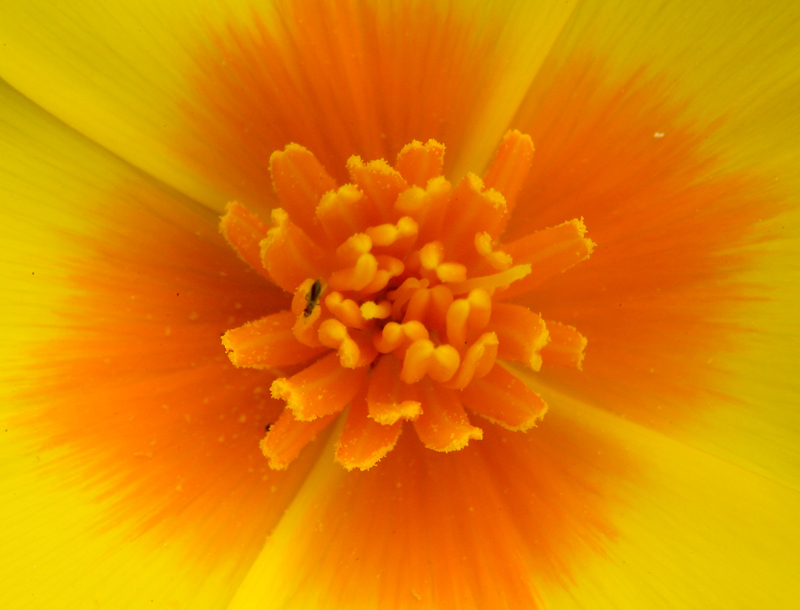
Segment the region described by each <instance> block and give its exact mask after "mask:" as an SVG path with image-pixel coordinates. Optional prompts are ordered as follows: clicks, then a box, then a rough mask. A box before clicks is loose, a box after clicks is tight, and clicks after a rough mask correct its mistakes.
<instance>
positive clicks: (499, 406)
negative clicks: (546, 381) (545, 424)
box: [460, 366, 547, 432]
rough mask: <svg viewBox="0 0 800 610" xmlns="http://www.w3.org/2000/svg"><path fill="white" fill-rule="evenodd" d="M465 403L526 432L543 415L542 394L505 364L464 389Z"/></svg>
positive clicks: (499, 422)
mask: <svg viewBox="0 0 800 610" xmlns="http://www.w3.org/2000/svg"><path fill="white" fill-rule="evenodd" d="M460 396H461V400H462V401H463V403H464V406H466V407H467V408H469V409H471V410H472V411H475V412H476V413H478V414H479V415H481V416H483V417H485V418H486V419H488V420H489V421H491V422H493V423H496V424H498V425H500V426H503V428H507V429H508V430H514V431H520V432H524V431H526V430H529V429H530V428H533V427H534V426H535V425H536V422H537V421H539V420H540V419H542V417H544V414H545V413H546V412H547V405H546V404H545V402H544V401H543V400H542V398H541V397H540V396H539V395H538V394H536V393H535V392H534V391H533V390H531V389H530V388H529V387H528V386H526V385H525V384H524V383H522V382H521V381H520V380H519V379H517V378H516V377H515V376H514V375H512V374H511V373H509V372H508V371H507V370H506V369H504V368H503V367H502V366H495V367H494V368H493V369H492V370H491V371H490V372H489V373H488V374H487V375H486V376H485V377H483V378H481V379H474V380H473V381H472V383H470V384H469V385H468V386H467V387H466V388H464V389H463V390H462V391H461V394H460Z"/></svg>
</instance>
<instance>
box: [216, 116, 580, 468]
mask: <svg viewBox="0 0 800 610" xmlns="http://www.w3.org/2000/svg"><path fill="white" fill-rule="evenodd" d="M443 159H444V146H443V145H441V144H439V143H438V142H435V141H433V140H429V141H428V142H427V143H425V144H423V143H421V142H417V141H414V142H412V143H411V144H409V145H407V146H405V147H404V148H403V149H402V150H401V151H400V153H399V154H398V156H397V159H396V162H395V164H394V166H391V165H389V164H388V163H386V162H385V161H383V160H378V161H371V162H364V161H363V160H362V159H361V158H359V157H351V158H350V160H348V162H347V169H348V171H349V173H350V179H351V180H352V183H351V184H346V185H344V186H339V185H336V183H335V181H334V180H333V179H332V178H331V177H330V176H329V175H328V174H327V172H326V170H325V169H324V168H323V167H322V166H321V165H320V163H319V162H318V161H317V159H316V158H315V157H314V155H313V154H312V153H311V152H310V151H308V150H307V149H305V148H303V147H301V146H298V145H296V144H290V145H289V146H287V147H286V148H285V149H284V150H283V151H277V152H275V153H274V154H273V155H272V157H271V159H270V170H271V174H272V179H273V183H274V185H275V190H276V192H277V195H278V197H279V199H280V201H281V208H280V209H277V210H275V211H273V213H272V219H273V226H272V227H270V226H268V225H267V224H266V223H264V222H263V221H262V220H261V219H260V218H259V217H257V216H256V215H255V214H253V213H252V212H250V211H249V210H248V209H247V208H246V207H244V206H242V205H241V204H239V203H236V202H234V203H231V204H229V205H228V209H227V212H226V214H225V216H223V218H222V220H221V224H220V227H221V231H222V233H223V235H224V236H225V238H226V239H227V240H228V242H229V243H230V244H231V245H232V246H233V247H234V249H235V250H236V251H237V252H238V254H239V255H240V257H241V258H242V259H243V260H245V261H247V262H248V263H250V264H251V265H253V266H254V267H256V268H257V270H258V271H259V272H260V273H262V275H265V276H266V277H268V278H269V279H270V280H271V281H273V282H274V283H275V284H277V285H278V286H280V287H281V288H283V289H284V290H285V291H286V292H287V293H289V294H290V295H292V298H291V306H290V307H289V308H287V309H285V310H283V311H279V312H276V313H274V314H271V315H268V316H265V317H264V318H262V319H260V320H256V321H253V322H250V323H248V324H246V325H244V326H242V327H239V328H236V329H232V330H230V331H228V332H227V333H225V335H224V336H223V345H224V347H225V348H226V350H227V351H228V354H229V356H230V358H231V361H232V362H233V363H234V364H235V365H236V366H244V367H253V368H262V369H269V370H270V371H279V370H281V369H282V368H284V367H289V366H292V367H294V370H299V372H296V373H294V374H293V375H289V376H283V377H279V378H278V379H275V380H274V382H273V383H272V395H273V397H275V398H278V399H281V400H286V401H287V406H286V408H285V409H284V411H283V413H282V414H281V416H280V417H279V418H278V420H277V421H275V422H269V423H270V424H271V426H270V427H269V431H268V432H267V435H266V436H265V438H264V439H263V441H262V443H261V448H262V450H263V452H264V454H265V456H266V457H267V458H268V460H269V464H270V466H271V467H273V468H285V467H287V466H288V464H289V463H290V462H291V461H292V460H293V459H294V458H295V457H296V456H297V455H298V454H299V452H300V451H301V450H302V448H303V446H304V445H306V444H307V443H309V442H311V441H312V440H313V438H314V437H315V436H316V435H317V434H318V433H319V432H320V431H321V430H322V429H323V428H325V427H326V426H328V425H329V424H330V423H331V422H332V421H333V420H334V419H336V418H337V417H338V416H339V414H340V413H342V412H345V411H346V420H345V423H344V427H343V429H342V433H341V437H340V438H339V441H338V443H337V448H336V460H337V461H338V462H340V463H341V464H342V465H343V466H344V467H345V468H347V469H352V468H360V469H367V468H370V467H372V466H373V465H375V464H376V463H377V462H378V461H379V460H380V459H381V458H382V457H384V456H385V455H386V454H387V453H388V452H389V451H390V450H391V449H392V448H393V447H394V446H395V444H396V442H397V440H398V437H399V435H400V433H401V431H402V429H403V422H410V425H412V426H413V428H414V430H415V432H416V435H417V437H418V438H419V440H420V441H421V442H422V443H423V444H424V445H425V446H426V447H428V448H429V449H432V450H435V451H445V452H446V451H453V450H458V449H462V448H463V447H465V446H466V445H467V444H468V443H469V441H470V440H477V439H480V438H482V436H483V430H482V429H481V428H480V427H477V426H476V425H474V423H473V421H472V418H470V416H469V415H468V414H467V412H468V411H470V412H472V413H473V414H477V415H479V416H482V417H483V419H484V421H489V422H492V423H494V424H498V425H500V426H503V427H506V428H508V429H511V430H518V431H523V430H527V429H529V428H531V427H533V426H534V425H535V423H536V421H538V420H539V419H541V417H542V416H543V415H544V413H545V411H546V409H547V407H546V405H545V404H544V402H543V401H542V400H541V398H540V397H539V396H538V395H536V394H535V393H534V392H533V391H531V390H530V389H529V388H528V387H527V386H526V385H525V384H524V383H523V382H522V381H520V380H519V379H518V378H517V377H515V376H514V375H513V374H512V373H510V372H509V370H508V369H507V368H505V367H504V366H503V365H501V364H498V359H500V360H502V361H506V362H510V363H513V362H516V363H518V364H520V365H522V366H527V367H528V368H531V369H533V370H538V368H539V367H540V366H541V365H542V363H543V362H544V363H545V364H547V363H549V362H552V363H553V364H554V365H560V366H570V365H571V366H579V367H580V365H581V364H582V361H583V351H584V349H585V346H586V340H585V339H584V338H583V336H582V335H580V333H578V331H577V330H575V329H574V328H572V327H570V326H567V325H563V324H557V323H556V326H552V324H551V323H548V322H546V321H545V320H543V319H542V318H541V316H540V315H539V314H538V313H536V312H534V311H532V310H531V309H530V308H528V307H526V306H524V305H520V304H516V303H518V302H524V299H520V298H516V299H515V302H514V303H512V302H510V301H508V300H507V299H509V298H510V297H512V296H513V297H519V296H520V295H524V293H525V292H527V291H528V290H530V289H531V288H533V287H535V286H537V285H538V284H540V283H542V282H543V281H546V279H548V278H549V277H551V276H553V275H556V274H558V273H561V272H563V271H564V270H565V269H567V268H568V267H571V266H572V265H574V264H576V263H577V262H579V261H580V260H583V259H584V258H586V257H588V256H589V254H590V253H591V251H592V249H593V247H594V244H593V243H592V242H591V240H589V239H587V238H586V237H585V232H586V229H585V227H584V225H583V222H582V221H581V220H579V219H575V220H572V221H569V222H566V223H564V224H562V225H559V226H557V227H553V228H550V229H543V230H541V231H537V232H535V233H532V234H530V235H527V236H525V237H523V238H521V239H517V240H515V241H513V242H510V243H503V241H502V235H503V231H504V229H505V227H506V225H507V223H508V222H509V219H510V218H511V216H512V214H513V211H514V209H515V207H516V204H517V199H518V198H519V197H520V196H522V195H521V191H522V186H523V183H524V180H525V178H526V176H527V173H528V170H529V168H530V166H531V163H532V159H533V143H532V142H531V139H530V137H528V136H526V135H523V134H521V133H519V132H517V131H511V132H509V133H507V134H506V136H505V137H504V139H503V142H502V144H501V146H500V150H499V151H498V154H497V156H496V158H495V160H494V162H493V163H492V165H491V166H490V168H489V169H488V171H487V173H486V175H485V176H484V178H483V179H481V178H480V177H478V176H476V175H474V174H468V175H467V176H466V177H465V178H464V180H462V181H461V182H460V183H459V184H457V185H456V186H455V187H454V186H453V185H452V184H451V183H450V182H449V181H448V180H447V179H446V178H445V177H444V176H442V175H441V171H442V165H443ZM551 328H552V329H553V331H554V332H552V333H551V332H550V329H551ZM298 365H300V366H299V368H298ZM265 374H270V373H268V372H265Z"/></svg>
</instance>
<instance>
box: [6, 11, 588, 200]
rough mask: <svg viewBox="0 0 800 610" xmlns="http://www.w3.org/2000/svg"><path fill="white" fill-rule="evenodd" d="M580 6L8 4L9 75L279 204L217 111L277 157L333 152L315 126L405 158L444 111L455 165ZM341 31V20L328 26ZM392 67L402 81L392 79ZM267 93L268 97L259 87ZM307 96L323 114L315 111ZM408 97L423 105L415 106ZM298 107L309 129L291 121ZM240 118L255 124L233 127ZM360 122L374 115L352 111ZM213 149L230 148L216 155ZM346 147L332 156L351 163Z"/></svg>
mask: <svg viewBox="0 0 800 610" xmlns="http://www.w3.org/2000/svg"><path fill="white" fill-rule="evenodd" d="M574 5H575V1H574V0H567V1H562V2H556V1H537V2H520V1H514V0H498V1H495V2H488V3H487V2H483V1H478V0H470V1H469V2H459V3H450V2H439V3H422V4H419V3H415V2H412V1H411V0H404V1H403V2H400V3H392V4H391V5H387V4H385V3H372V2H368V1H363V2H359V3H352V4H345V3H339V4H338V5H337V4H331V3H325V2H319V1H317V0H298V1H295V2H286V3H281V4H278V5H277V6H276V7H271V6H263V7H260V8H257V9H254V10H252V11H251V10H250V6H249V3H246V2H233V3H230V6H224V7H223V6H221V5H220V4H219V3H217V2H213V1H211V0H208V1H203V2H170V3H169V5H168V6H164V5H163V4H161V3H157V2H144V3H141V2H138V3H128V4H126V5H122V6H115V7H114V9H113V10H112V9H109V8H108V7H106V6H105V5H104V4H102V3H100V2H95V1H82V2H74V3H70V4H69V5H68V6H67V5H54V4H53V3H51V2H45V1H42V2H38V1H37V2H33V3H32V4H26V5H25V6H21V5H20V6H17V5H14V6H9V7H6V8H5V10H4V15H3V20H2V23H0V39H2V40H3V43H4V46H3V53H2V55H0V77H2V78H4V79H5V80H6V81H7V82H9V83H10V84H11V85H12V86H14V87H15V88H17V89H18V90H19V91H21V92H22V93H23V94H24V95H26V96H27V97H29V98H30V99H32V100H33V101H35V102H36V103H38V104H39V105H41V106H42V107H44V108H45V109H47V110H48V111H49V112H51V113H53V114H54V115H55V116H57V117H59V118H60V119H62V120H63V121H65V122H66V123H67V124H69V125H70V126H72V127H74V128H75V129H77V130H78V131H80V132H81V133H83V134H85V135H87V136H88V137H89V138H91V139H93V140H95V141H96V142H98V143H100V144H101V145H102V146H104V147H106V148H108V149H109V150H111V151H113V152H114V153H115V154H117V155H119V156H120V157H122V158H124V159H126V160H128V161H129V162H130V163H131V164H133V165H134V166H136V167H139V168H141V169H143V170H144V171H146V172H147V173H149V174H151V175H153V176H155V177H157V178H158V179H159V180H161V181H163V182H165V183H166V184H168V185H170V186H172V187H174V188H176V189H178V190H180V191H182V192H184V193H186V194H188V195H190V196H191V197H193V198H195V199H196V200H198V201H201V202H203V203H204V204H206V205H207V206H209V207H211V208H213V209H216V210H221V209H222V206H223V205H224V203H225V202H226V201H227V200H230V199H234V198H236V199H239V200H241V201H243V202H247V203H254V202H259V203H263V202H264V200H265V199H266V200H267V204H269V202H270V201H271V200H272V192H271V184H270V181H269V179H268V174H267V172H266V159H259V163H261V162H263V163H262V165H258V164H256V172H255V173H254V172H253V171H250V172H248V171H247V170H248V169H250V168H249V167H247V166H246V165H252V164H253V163H254V162H253V161H251V162H250V163H249V164H246V165H245V166H244V167H240V168H239V170H238V175H237V174H236V172H233V173H227V172H226V171H224V169H225V168H221V167H220V165H223V164H224V163H222V162H224V161H225V156H226V155H228V157H229V156H230V152H229V151H228V150H227V149H225V147H224V145H225V144H227V143H226V142H220V138H222V137H224V135H225V134H219V133H215V132H214V131H213V130H214V125H213V124H212V125H211V126H209V124H208V121H209V120H210V121H211V122H212V123H214V122H216V125H217V126H224V127H225V128H226V129H227V130H228V134H227V135H235V137H237V138H238V142H237V145H238V146H239V147H240V148H241V147H247V146H250V147H251V148H253V147H255V148H256V149H259V150H260V147H265V150H266V151H267V152H266V155H267V157H268V156H269V153H271V152H272V151H273V150H276V149H278V148H282V147H283V146H284V145H286V144H289V143H290V142H293V141H298V142H300V143H301V144H304V145H306V146H310V147H311V148H312V152H314V153H315V154H317V155H318V156H320V158H321V159H322V160H323V162H326V163H328V162H329V161H330V159H329V158H327V157H326V155H325V153H326V152H327V151H326V150H322V148H323V145H320V144H319V143H318V142H316V141H313V142H310V141H308V137H307V132H308V130H309V129H311V130H314V131H315V132H317V133H319V134H320V135H321V136H322V138H321V140H320V141H321V142H325V143H327V144H326V146H335V145H336V144H335V143H336V142H338V145H341V146H343V148H344V150H345V151H346V152H345V157H344V158H346V157H347V156H349V155H351V154H362V155H364V154H366V155H368V156H369V157H370V158H374V157H381V156H385V157H386V158H387V160H388V161H389V162H392V161H393V160H394V156H395V155H396V154H397V153H398V152H399V150H400V147H402V146H403V145H405V144H406V143H408V142H409V141H411V140H412V139H414V138H428V137H439V135H440V134H439V132H441V131H442V125H441V123H442V121H443V119H444V118H445V117H448V118H452V117H454V116H455V117H458V121H457V123H458V124H453V125H450V126H449V127H447V128H446V129H447V130H448V133H450V134H451V136H452V137H449V138H446V139H445V140H444V141H445V144H446V145H448V146H450V145H453V148H452V149H451V152H450V153H449V155H450V157H451V158H449V161H448V164H449V165H450V166H452V167H454V170H455V173H456V174H458V173H463V172H464V171H466V169H467V168H473V169H474V168H476V167H477V168H481V167H482V166H483V164H484V163H485V162H486V161H488V159H489V158H490V156H491V154H492V152H493V150H494V148H495V146H496V144H497V142H498V140H499V137H500V136H501V135H502V133H503V132H504V130H505V125H506V124H507V123H508V121H509V120H510V119H511V117H512V115H513V113H514V111H515V109H516V106H517V103H518V101H519V100H520V99H521V98H522V96H523V95H524V94H525V91H526V90H527V86H528V83H529V82H530V81H531V79H532V78H533V75H534V74H535V72H536V70H537V68H538V66H539V65H540V64H541V62H542V61H543V59H544V57H545V56H546V54H547V52H548V50H549V48H550V46H551V45H552V44H553V42H554V40H555V38H556V36H557V35H558V33H559V31H560V28H561V26H562V24H563V23H564V21H565V20H566V18H567V17H568V16H569V14H570V12H571V11H572V9H573V7H574ZM276 15H279V17H276ZM300 20H302V22H303V27H301V28H297V27H296V25H295V24H294V23H293V22H295V21H296V22H298V23H299V22H300ZM315 20H316V21H315ZM317 26H319V27H320V28H321V31H317V30H316V29H314V28H316V27H317ZM331 32H338V33H337V34H336V35H335V36H333V37H331V38H330V40H328V41H325V39H324V36H326V35H327V34H328V33H331ZM409 32H411V33H412V34H413V35H412V36H409V35H408V33H409ZM270 49H272V50H274V51H275V55H276V57H275V58H272V59H271V58H270V53H269V50H270ZM298 66H300V67H301V71H300V72H299V73H293V71H294V70H295V68H297V67H298ZM302 66H306V67H308V69H305V68H303V67H302ZM312 68H313V69H312ZM431 69H433V72H431V71H430V70H431ZM287 74H288V75H289V79H288V81H287V82H286V83H285V84H286V85H287V86H288V87H289V88H287V87H283V88H282V89H281V91H280V96H279V97H280V98H282V100H283V101H282V102H281V101H280V100H278V102H277V103H278V104H280V103H284V104H285V103H287V102H288V107H287V108H284V110H286V112H287V113H288V115H289V116H280V110H281V109H280V108H276V107H275V105H274V104H273V103H272V102H271V101H270V99H269V95H268V91H269V87H271V86H273V85H275V84H276V83H278V82H282V81H281V78H283V77H284V76H286V75H287ZM389 74H391V75H392V77H393V78H394V79H396V80H395V81H392V82H385V78H384V77H385V76H386V75H389ZM307 79H310V80H307ZM315 81H316V82H315ZM200 88H205V90H206V91H208V90H216V94H217V95H218V96H219V98H220V99H222V100H225V103H227V107H225V108H222V109H220V108H219V107H216V106H214V105H212V104H210V103H209V102H210V101H214V100H209V99H208V96H206V97H205V98H204V97H203V95H202V94H203V91H202V90H201V89H200ZM265 92H267V99H259V96H262V97H263V96H264V95H265ZM376 95H377V97H376ZM320 96H321V97H320ZM248 103H249V104H251V106H252V107H251V106H248ZM326 105H327V106H329V108H328V109H329V110H331V112H330V113H328V114H325V109H326ZM309 107H310V108H311V109H313V110H314V112H316V115H313V114H312V115H311V116H308V114H307V112H306V111H307V110H309ZM264 112H267V113H268V114H267V117H266V120H267V121H268V122H271V123H273V124H274V125H273V129H277V131H278V132H279V133H278V134H276V136H275V137H276V141H267V140H269V138H265V137H263V134H260V131H259V130H263V129H265V126H264V125H262V121H263V120H264V117H263V116H262V115H261V114H260V113H264ZM409 112H413V113H415V114H416V115H417V118H419V117H423V119H424V120H423V121H422V122H420V120H415V119H414V117H413V116H412V117H411V119H410V121H409V120H407V118H408V113H409ZM359 117H360V118H359ZM292 118H295V119H297V120H298V121H299V123H300V125H301V126H300V127H299V128H297V129H294V130H292V125H293V122H292ZM237 121H238V122H239V123H241V126H242V128H243V129H244V132H243V133H235V134H233V132H232V131H231V130H232V129H233V128H235V127H236V125H237ZM357 121H362V123H363V125H362V126H358V125H356V126H348V123H356V122H357ZM229 123H230V124H229ZM248 126H249V127H248ZM420 127H424V128H425V129H426V133H421V132H420V131H419V128H420ZM430 127H433V129H434V130H433V131H431V130H430ZM248 130H249V135H248ZM314 131H312V133H313V132H314ZM342 136H344V137H342ZM254 137H255V138H256V139H257V141H255V142H248V139H252V138H254ZM348 138H352V141H348ZM387 138H388V140H387ZM221 144H222V145H223V147H222V149H221V148H220V146H221ZM456 144H457V146H456ZM251 154H252V151H251ZM218 157H219V159H218ZM245 158H246V156H245ZM209 159H215V160H216V161H214V162H212V163H211V168H209V167H208V166H207V165H205V164H206V162H208V160H209ZM343 160H344V159H338V160H337V161H336V162H335V163H328V165H329V166H330V167H332V168H337V169H338V168H339V167H342V161H343ZM228 162H229V163H230V159H228Z"/></svg>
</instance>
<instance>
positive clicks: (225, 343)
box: [220, 330, 240, 368]
mask: <svg viewBox="0 0 800 610" xmlns="http://www.w3.org/2000/svg"><path fill="white" fill-rule="evenodd" d="M230 334H231V331H230V330H229V331H227V332H226V333H225V334H224V335H222V337H220V341H222V347H224V348H225V352H226V353H227V354H228V358H229V359H230V361H231V363H232V364H233V366H235V367H236V368H240V367H239V364H238V362H239V357H238V356H237V355H236V350H235V349H234V347H233V344H232V343H231V338H230Z"/></svg>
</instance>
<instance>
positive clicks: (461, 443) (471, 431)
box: [425, 426, 483, 453]
mask: <svg viewBox="0 0 800 610" xmlns="http://www.w3.org/2000/svg"><path fill="white" fill-rule="evenodd" d="M482 439H483V430H481V429H480V428H476V427H475V426H469V427H468V429H467V430H466V434H464V433H462V434H459V435H455V434H454V435H453V436H452V440H451V441H450V443H448V444H447V445H445V446H444V447H433V446H431V445H425V446H426V447H427V448H428V449H433V450H434V451H438V452H440V453H450V452H451V451H461V450H462V449H463V448H464V447H466V446H467V445H469V442H470V441H471V440H476V441H479V440H482Z"/></svg>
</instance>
